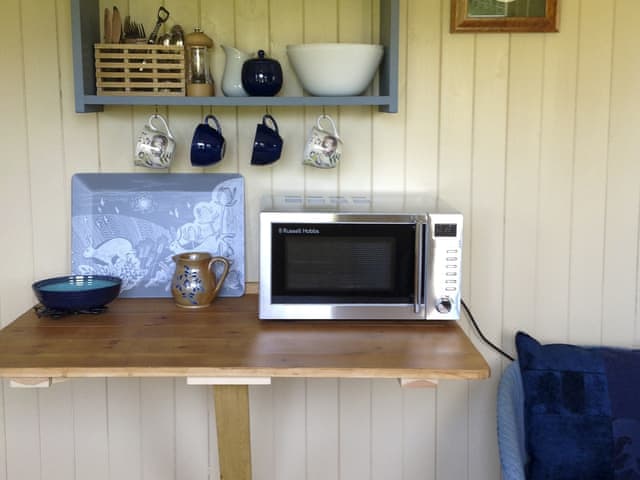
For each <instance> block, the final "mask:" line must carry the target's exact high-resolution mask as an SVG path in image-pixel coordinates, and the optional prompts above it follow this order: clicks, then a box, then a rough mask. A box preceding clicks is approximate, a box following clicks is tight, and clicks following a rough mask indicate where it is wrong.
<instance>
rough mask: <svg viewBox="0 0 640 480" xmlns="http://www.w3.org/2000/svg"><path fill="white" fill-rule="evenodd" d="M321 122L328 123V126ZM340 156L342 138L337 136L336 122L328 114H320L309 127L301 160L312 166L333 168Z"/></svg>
mask: <svg viewBox="0 0 640 480" xmlns="http://www.w3.org/2000/svg"><path fill="white" fill-rule="evenodd" d="M322 122H326V123H328V124H329V125H328V128H327V127H325V126H323V125H322ZM341 156H342V140H341V139H340V137H339V136H338V130H337V129H336V124H335V123H334V122H333V119H332V118H331V117H330V116H329V115H325V114H322V115H320V116H319V117H318V121H317V122H316V125H314V126H313V127H312V128H311V132H310V133H309V139H308V140H307V143H306V145H305V148H304V155H303V160H302V162H303V163H304V164H305V165H310V166H312V167H318V168H335V167H336V166H337V165H338V162H339V161H340V157H341Z"/></svg>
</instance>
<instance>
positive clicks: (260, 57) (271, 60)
mask: <svg viewBox="0 0 640 480" xmlns="http://www.w3.org/2000/svg"><path fill="white" fill-rule="evenodd" d="M247 62H251V63H254V64H255V63H279V62H278V61H277V60H276V59H274V58H269V57H267V56H266V53H265V51H264V50H258V58H250V59H249V60H247Z"/></svg>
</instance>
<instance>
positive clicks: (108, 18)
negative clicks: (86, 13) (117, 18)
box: [103, 8, 113, 43]
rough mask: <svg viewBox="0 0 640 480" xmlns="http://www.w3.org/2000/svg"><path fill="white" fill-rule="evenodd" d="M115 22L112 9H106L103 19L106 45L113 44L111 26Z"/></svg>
mask: <svg viewBox="0 0 640 480" xmlns="http://www.w3.org/2000/svg"><path fill="white" fill-rule="evenodd" d="M112 22H113V19H112V14H111V9H110V8H105V9H104V18H103V30H104V31H103V38H104V43H111V24H112Z"/></svg>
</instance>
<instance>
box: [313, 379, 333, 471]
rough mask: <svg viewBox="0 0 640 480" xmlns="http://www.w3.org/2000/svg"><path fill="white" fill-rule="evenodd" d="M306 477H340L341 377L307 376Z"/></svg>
mask: <svg viewBox="0 0 640 480" xmlns="http://www.w3.org/2000/svg"><path fill="white" fill-rule="evenodd" d="M305 410H306V422H305V424H306V436H307V439H306V450H307V451H306V457H307V466H306V475H307V476H306V480H338V478H339V477H338V473H339V467H338V458H339V448H340V444H339V442H338V438H339V425H338V381H337V380H336V379H335V378H321V379H320V378H316V379H313V378H310V379H307V391H306V408H305Z"/></svg>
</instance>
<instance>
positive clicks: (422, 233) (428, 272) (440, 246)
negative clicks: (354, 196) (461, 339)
mask: <svg viewBox="0 0 640 480" xmlns="http://www.w3.org/2000/svg"><path fill="white" fill-rule="evenodd" d="M273 223H305V224H310V225H313V224H318V223H323V224H324V223H328V224H349V223H351V224H357V223H368V224H371V223H378V224H415V225H417V227H418V228H416V253H417V255H416V262H417V265H416V268H415V269H414V272H415V273H414V298H415V302H414V303H412V304H394V305H389V304H358V303H353V304H340V305H336V304H309V303H305V304H290V303H287V304H275V303H272V302H271V298H272V285H271V278H272V277H271V275H272V269H271V250H272V243H271V242H272V231H271V225H272V224H273ZM436 223H452V224H455V225H456V227H457V228H456V235H455V237H451V238H436V236H435V231H434V229H435V226H434V225H435V224H436ZM259 241H260V245H259V263H260V273H259V279H260V283H259V317H260V318H261V319H264V320H270V319H275V320H290V319H291V320H293V319H300V320H315V319H363V320H416V319H421V320H425V319H426V320H456V319H458V318H459V317H460V267H461V251H462V215H461V214H459V213H447V214H427V213H348V212H346V213H345V212H326V211H324V212H314V211H302V212H300V211H296V212H285V211H263V212H261V213H260V222H259ZM423 246H424V247H423ZM453 250H456V252H457V255H456V256H455V258H456V261H455V262H450V263H451V265H454V266H455V268H452V269H450V270H451V271H445V270H446V266H447V265H446V264H443V265H442V268H440V266H435V265H434V261H435V260H436V259H438V260H440V261H441V262H446V261H447V260H446V259H447V258H451V257H447V255H448V254H447V252H451V251H453ZM425 252H426V258H425ZM449 273H455V281H456V284H455V285H456V286H455V290H454V291H446V290H445V288H452V287H443V285H448V284H446V283H444V282H445V281H446V280H444V279H445V278H446V279H447V280H449V281H450V280H451V278H454V276H451V275H449V276H448V277H447V274H449ZM435 276H441V277H442V281H441V283H440V284H439V287H437V286H436V285H435V283H434V281H433V280H432V279H433V278H434V277H435ZM445 305H446V307H447V308H446V309H444V308H443V306H445ZM440 309H442V310H443V311H439V310H440Z"/></svg>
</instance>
